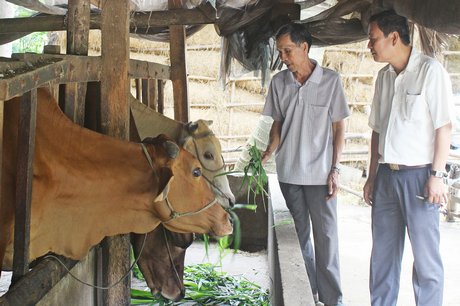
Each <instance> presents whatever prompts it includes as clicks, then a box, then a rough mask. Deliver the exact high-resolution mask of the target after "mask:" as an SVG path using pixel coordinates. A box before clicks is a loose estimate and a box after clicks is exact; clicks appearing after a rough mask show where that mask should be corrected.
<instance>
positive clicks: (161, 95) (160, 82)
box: [157, 80, 165, 114]
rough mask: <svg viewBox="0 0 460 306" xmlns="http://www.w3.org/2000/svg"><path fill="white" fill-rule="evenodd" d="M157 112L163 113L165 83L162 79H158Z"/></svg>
mask: <svg viewBox="0 0 460 306" xmlns="http://www.w3.org/2000/svg"><path fill="white" fill-rule="evenodd" d="M157 101H158V112H159V113H160V114H164V113H165V83H164V81H163V80H158V100H157Z"/></svg>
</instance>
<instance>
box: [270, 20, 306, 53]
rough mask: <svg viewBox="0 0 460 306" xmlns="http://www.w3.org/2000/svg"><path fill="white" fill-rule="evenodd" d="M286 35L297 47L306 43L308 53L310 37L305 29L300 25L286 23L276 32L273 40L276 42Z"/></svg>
mask: <svg viewBox="0 0 460 306" xmlns="http://www.w3.org/2000/svg"><path fill="white" fill-rule="evenodd" d="M286 34H288V35H289V37H290V38H291V40H292V42H293V43H295V44H296V45H297V46H299V45H300V44H301V43H304V42H306V43H307V44H308V50H309V51H310V47H311V42H312V37H311V34H310V32H308V30H307V28H306V27H305V26H303V25H302V24H300V23H292V22H291V23H288V24H285V25H283V26H282V27H281V28H279V29H278V32H276V35H275V39H276V40H278V38H280V37H281V36H283V35H286Z"/></svg>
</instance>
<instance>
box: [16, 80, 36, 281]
mask: <svg viewBox="0 0 460 306" xmlns="http://www.w3.org/2000/svg"><path fill="white" fill-rule="evenodd" d="M19 114H20V117H19V118H20V119H19V131H18V164H17V178H16V209H15V222H14V254H13V277H12V279H11V282H12V283H15V282H17V281H18V279H20V278H21V277H22V276H24V275H25V274H26V273H27V272H28V271H29V242H30V204H31V201H32V179H33V159H34V150H35V123H36V115H37V90H36V89H33V90H31V91H29V92H27V93H25V94H24V95H23V96H22V97H21V101H20V112H19Z"/></svg>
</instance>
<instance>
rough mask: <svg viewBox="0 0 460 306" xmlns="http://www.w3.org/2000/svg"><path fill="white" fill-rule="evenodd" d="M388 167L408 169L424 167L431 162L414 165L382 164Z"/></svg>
mask: <svg viewBox="0 0 460 306" xmlns="http://www.w3.org/2000/svg"><path fill="white" fill-rule="evenodd" d="M382 165H385V166H387V167H388V168H390V169H391V170H396V171H398V170H408V169H418V168H426V167H429V166H431V164H425V165H415V166H406V165H398V164H382Z"/></svg>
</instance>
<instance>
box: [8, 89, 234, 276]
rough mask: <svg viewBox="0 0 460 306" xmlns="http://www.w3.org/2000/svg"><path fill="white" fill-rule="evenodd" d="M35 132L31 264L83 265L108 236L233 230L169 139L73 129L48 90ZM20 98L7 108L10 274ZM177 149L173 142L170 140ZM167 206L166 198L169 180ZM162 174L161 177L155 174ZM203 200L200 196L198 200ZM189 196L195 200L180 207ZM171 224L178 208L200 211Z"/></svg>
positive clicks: (195, 166)
mask: <svg viewBox="0 0 460 306" xmlns="http://www.w3.org/2000/svg"><path fill="white" fill-rule="evenodd" d="M37 99H38V106H37V128H36V146H35V158H34V164H33V173H34V179H33V192H32V205H31V209H32V212H31V224H30V225H31V236H30V237H31V240H30V253H29V259H30V260H34V259H35V258H37V257H39V256H41V255H44V254H46V253H47V252H49V251H52V252H55V253H57V254H61V255H64V256H66V257H69V258H72V259H81V258H82V257H83V256H84V255H85V254H86V253H87V252H88V250H89V248H90V247H91V246H92V245H95V244H96V243H98V242H99V241H100V240H101V239H102V238H103V237H105V236H111V235H116V234H121V233H128V232H135V233H145V232H148V231H151V230H152V229H153V228H155V227H156V226H157V225H158V224H159V223H160V222H161V221H169V222H168V223H167V224H166V226H167V227H168V228H170V229H171V230H175V231H181V232H202V233H205V232H210V231H212V232H214V233H215V234H216V235H226V234H229V233H230V232H231V230H232V228H231V224H230V223H229V220H228V214H227V213H226V212H225V211H224V210H223V209H222V208H221V207H220V205H207V204H208V203H212V202H213V199H214V196H213V194H212V192H211V191H210V189H209V187H208V186H207V185H206V182H205V180H204V179H203V178H202V177H201V173H200V165H199V162H198V161H197V160H196V159H195V158H194V157H193V156H191V154H189V153H188V152H186V151H184V150H181V151H180V153H179V155H178V157H177V158H176V159H171V158H170V157H168V155H167V154H166V149H165V146H164V145H163V143H166V142H167V141H166V140H165V139H164V137H160V138H157V139H155V140H152V144H153V145H146V147H147V150H148V156H150V157H153V158H152V160H153V165H152V167H151V166H149V163H148V162H147V158H146V154H144V152H143V150H142V147H141V146H140V145H139V144H137V143H130V142H127V141H122V140H117V139H114V138H111V137H108V136H104V135H101V134H98V133H95V132H92V131H90V130H87V129H84V128H81V127H80V126H78V125H76V124H74V123H72V122H71V121H70V120H68V119H67V117H65V115H63V113H62V112H61V111H60V109H59V107H58V106H57V103H56V101H55V100H54V99H53V97H52V96H51V95H50V94H49V93H48V92H47V91H45V90H38V94H37ZM18 105H19V101H18V99H17V98H16V99H13V100H12V101H9V102H6V103H5V112H4V113H5V116H4V137H3V141H4V143H3V169H2V175H3V177H2V202H1V204H0V226H1V227H0V266H1V264H2V262H3V267H4V268H11V261H12V254H13V228H14V218H13V210H14V203H15V192H14V189H15V188H14V186H15V180H16V158H17V157H16V147H17V126H18V119H19V118H18V117H19V115H18ZM168 144H171V142H168ZM171 169H172V173H173V177H174V179H175V180H174V183H171V184H170V194H169V196H168V199H169V202H168V203H166V202H165V201H163V202H161V203H157V202H154V201H155V200H154V199H155V198H156V197H157V196H158V195H160V197H159V198H157V200H161V199H163V198H164V196H165V194H164V193H162V192H161V190H162V189H159V187H160V186H161V187H164V186H166V185H167V184H168V181H169V180H170V178H171ZM155 174H158V175H155ZM192 195H193V196H198V198H193V200H192ZM184 196H186V197H187V199H189V200H190V201H188V202H186V203H185V202H184V201H181V200H182V199H183V197H184ZM204 207H207V209H206V210H205V211H203V212H202V213H200V214H192V215H189V216H184V217H182V218H179V219H174V220H170V219H171V218H170V216H171V215H172V210H175V211H176V212H180V213H185V212H197V211H199V210H200V209H202V208H204Z"/></svg>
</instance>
